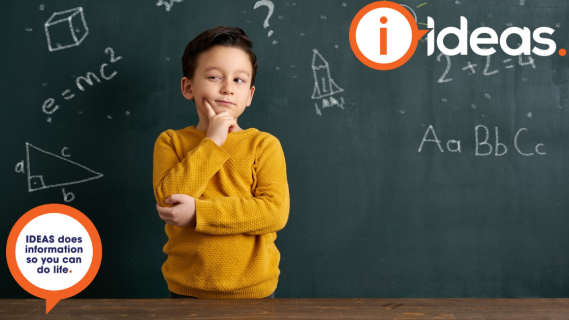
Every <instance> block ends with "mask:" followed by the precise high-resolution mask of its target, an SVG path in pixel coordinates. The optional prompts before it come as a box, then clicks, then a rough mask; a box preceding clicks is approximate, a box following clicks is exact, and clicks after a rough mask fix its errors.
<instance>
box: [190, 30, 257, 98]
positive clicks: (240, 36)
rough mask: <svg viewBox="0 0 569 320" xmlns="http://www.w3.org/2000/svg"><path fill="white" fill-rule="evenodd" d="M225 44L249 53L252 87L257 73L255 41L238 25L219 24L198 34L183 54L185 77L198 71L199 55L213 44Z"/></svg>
mask: <svg viewBox="0 0 569 320" xmlns="http://www.w3.org/2000/svg"><path fill="white" fill-rule="evenodd" d="M218 45H219V46H225V47H234V48H239V49H241V50H243V51H245V53H247V54H248V55H249V60H251V65H252V66H253V74H252V76H251V87H252V86H253V84H255V76H256V75H257V56H256V55H255V53H254V52H253V42H252V41H251V39H249V37H248V36H247V34H246V33H245V31H243V29H240V28H236V27H227V26H218V27H215V28H213V29H209V30H206V31H204V32H202V33H200V34H199V35H197V36H196V37H195V38H194V39H193V40H192V41H190V43H188V45H187V46H186V50H185V51H184V55H183V56H182V71H183V73H184V77H186V78H188V79H192V78H193V77H194V74H195V72H196V68H197V66H198V65H197V64H198V58H199V55H200V54H201V53H202V52H204V51H207V50H209V49H210V48H211V47H213V46H218Z"/></svg>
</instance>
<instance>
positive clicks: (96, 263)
mask: <svg viewBox="0 0 569 320" xmlns="http://www.w3.org/2000/svg"><path fill="white" fill-rule="evenodd" d="M53 214H60V215H65V216H67V217H71V218H72V219H74V220H75V221H76V222H78V223H79V224H81V226H83V228H85V231H87V233H88V234H89V238H90V242H91V245H92V252H93V255H92V258H91V264H90V266H89V269H88V270H87V271H86V273H85V275H84V276H83V278H81V279H80V280H79V281H78V282H76V283H75V284H73V285H71V286H70V287H68V288H65V289H62V290H47V289H44V288H40V287H39V286H37V285H36V284H37V283H36V284H34V283H32V281H30V280H29V279H28V278H26V276H24V273H23V272H22V270H21V269H20V266H19V265H18V261H17V260H16V245H17V244H18V238H19V236H20V233H22V230H23V229H24V228H25V227H26V226H27V225H28V224H29V223H30V222H32V220H34V219H36V218H38V217H42V216H43V217H42V218H49V217H46V216H44V215H52V216H53ZM67 217H66V218H67ZM67 219H68V218H67ZM68 220H69V219H68ZM63 227H64V226H63ZM59 229H60V230H61V229H63V230H62V231H61V232H63V233H65V232H67V233H68V234H73V233H74V230H72V229H71V230H69V229H68V230H65V228H61V227H59ZM75 231H76V230H75ZM82 231H83V230H82ZM58 232H59V231H58ZM33 236H35V235H33ZM20 241H22V240H20ZM64 241H65V240H64ZM27 242H28V240H27V236H26V243H27ZM52 242H53V240H52ZM65 244H69V243H66V242H65ZM73 244H75V242H74V243H73ZM51 245H53V244H51ZM36 246H37V245H36ZM52 248H53V247H52ZM68 249H69V248H68ZM26 250H28V249H27V246H26ZM69 250H70V249H69ZM20 254H21V253H20ZM102 256H103V248H102V244H101V238H100V237H99V233H98V232H97V229H96V228H95V225H93V223H92V222H91V220H89V218H87V216H85V215H84V214H83V213H82V212H81V211H79V210H77V209H75V208H73V207H70V206H67V205H63V204H45V205H42V206H38V207H35V208H33V209H32V210H30V211H28V212H26V213H25V214H24V215H23V216H22V217H20V219H19V220H18V221H17V222H16V224H15V225H14V227H12V231H10V235H9V236H8V243H7V245H6V259H7V260H8V267H9V268H10V272H11V273H12V276H13V277H14V279H15V280H16V282H18V284H19V285H20V286H21V287H22V288H23V289H24V290H26V291H27V292H29V293H30V294H32V295H34V296H36V297H38V298H42V299H46V308H45V309H46V310H45V313H46V314H47V313H49V311H50V310H51V309H52V308H53V307H54V306H55V305H56V304H57V303H58V302H59V301H60V300H61V299H66V298H69V297H72V296H74V295H76V294H78V293H79V292H81V291H83V290H84V289H85V288H86V287H87V286H88V285H89V284H90V283H91V282H92V281H93V279H94V278H95V276H96V275H97V272H98V271H99V267H100V266H101V259H102ZM34 267H35V266H34ZM54 269H55V268H54ZM59 270H61V269H59ZM69 274H70V275H71V273H69ZM75 274H77V272H76V273H75ZM40 277H44V279H46V278H45V277H54V275H53V274H51V275H47V274H46V275H42V276H40ZM44 281H45V280H44Z"/></svg>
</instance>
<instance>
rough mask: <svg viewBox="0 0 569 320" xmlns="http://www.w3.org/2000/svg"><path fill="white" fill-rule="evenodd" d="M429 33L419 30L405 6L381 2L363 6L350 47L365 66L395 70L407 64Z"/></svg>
mask: <svg viewBox="0 0 569 320" xmlns="http://www.w3.org/2000/svg"><path fill="white" fill-rule="evenodd" d="M428 32H429V30H419V29H418V27H417V23H416V22H415V20H414V18H413V16H412V15H411V13H410V12H409V11H408V10H407V9H405V8H404V7H403V6H401V5H399V4H397V3H394V2H390V1H378V2H373V3H370V4H368V5H367V6H365V7H363V8H362V9H361V10H360V11H359V12H358V13H357V14H356V16H355V17H354V19H353V20H352V24H351V26H350V46H351V47H352V51H353V52H354V54H355V55H356V57H357V58H358V60H360V61H361V62H362V63H363V64H365V65H366V66H368V67H370V68H373V69H376V70H391V69H395V68H398V67H400V66H402V65H403V64H404V63H405V62H407V61H408V60H409V59H410V58H411V56H413V53H415V50H416V49H417V43H418V41H419V39H421V38H422V37H423V36H424V35H425V34H427V33H428Z"/></svg>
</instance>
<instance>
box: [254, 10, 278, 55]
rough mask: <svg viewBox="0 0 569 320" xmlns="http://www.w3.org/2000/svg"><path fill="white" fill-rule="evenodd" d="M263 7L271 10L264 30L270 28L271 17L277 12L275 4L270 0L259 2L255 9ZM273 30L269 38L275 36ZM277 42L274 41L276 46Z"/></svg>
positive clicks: (270, 31)
mask: <svg viewBox="0 0 569 320" xmlns="http://www.w3.org/2000/svg"><path fill="white" fill-rule="evenodd" d="M261 6H266V7H267V8H269V14H268V15H267V18H266V19H265V22H264V23H263V28H265V29H267V27H268V26H269V19H270V18H271V16H272V15H273V11H275V5H274V4H273V2H272V1H269V0H261V1H257V2H256V3H255V7H253V9H257V8H258V7H261ZM273 33H274V32H273V30H269V34H268V35H267V37H270V36H272V35H273ZM275 43H276V41H273V44H275Z"/></svg>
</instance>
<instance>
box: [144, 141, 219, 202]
mask: <svg viewBox="0 0 569 320" xmlns="http://www.w3.org/2000/svg"><path fill="white" fill-rule="evenodd" d="M175 146H178V147H180V143H179V141H177V137H176V136H175V134H174V131H173V130H167V131H165V132H163V133H162V134H160V136H159V137H158V139H157V140H156V144H155V145H154V165H153V185H154V196H155V197H156V201H157V202H158V204H160V205H161V206H163V207H164V206H168V207H169V206H170V205H167V204H166V202H165V200H166V199H167V198H168V197H169V196H171V195H172V194H178V193H179V194H187V195H189V196H191V197H194V198H196V199H197V198H199V197H201V195H202V193H203V192H204V190H205V188H206V186H207V183H208V182H209V180H210V179H211V178H212V177H213V176H214V175H215V173H216V172H217V171H219V169H221V167H222V166H223V164H224V163H225V162H226V161H227V160H228V159H229V158H230V155H229V153H227V152H226V151H225V150H223V149H222V148H221V147H220V146H218V145H217V144H216V143H215V142H214V141H213V140H211V139H210V138H207V137H206V138H204V139H202V141H200V143H199V144H198V145H197V146H196V147H195V148H194V149H192V150H190V151H189V152H188V153H187V154H186V156H185V158H183V159H179V158H178V156H177V154H176V148H175Z"/></svg>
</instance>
